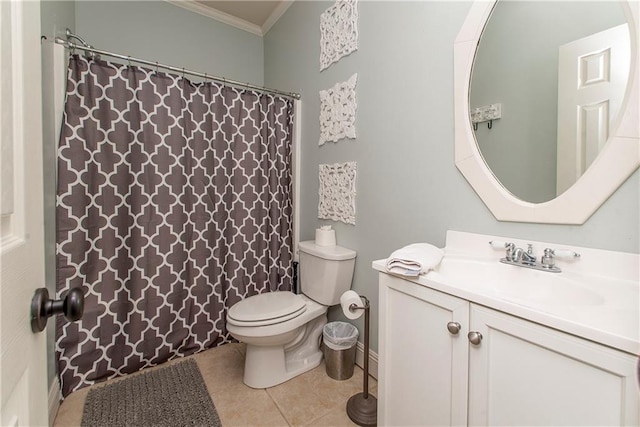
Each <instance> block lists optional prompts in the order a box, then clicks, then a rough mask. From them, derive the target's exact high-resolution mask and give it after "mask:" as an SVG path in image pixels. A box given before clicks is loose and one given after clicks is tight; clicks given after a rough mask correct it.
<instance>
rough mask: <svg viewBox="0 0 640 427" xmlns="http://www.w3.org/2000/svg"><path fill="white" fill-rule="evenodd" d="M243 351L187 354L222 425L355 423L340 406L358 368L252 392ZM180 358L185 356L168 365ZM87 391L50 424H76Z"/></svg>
mask: <svg viewBox="0 0 640 427" xmlns="http://www.w3.org/2000/svg"><path fill="white" fill-rule="evenodd" d="M244 349H245V347H244V344H226V345H223V346H221V347H217V348H214V349H211V350H208V351H205V352H202V353H199V354H196V355H193V356H189V357H192V358H195V360H196V362H197V363H198V367H199V368H200V372H202V376H203V378H204V381H205V383H206V385H207V389H208V390H209V394H210V395H211V399H212V400H213V403H214V405H215V407H216V410H217V411H218V415H219V416H220V421H221V422H222V425H223V426H224V427H228V426H354V425H355V424H353V423H352V422H351V420H349V417H347V414H346V411H345V407H346V404H347V400H348V399H349V397H351V396H352V395H354V394H356V393H358V392H361V391H362V375H363V372H362V369H360V368H359V367H358V366H356V368H355V371H354V374H353V377H351V378H350V379H348V380H345V381H336V380H333V379H331V378H329V377H328V376H327V374H326V372H325V366H324V362H323V363H322V364H321V365H320V366H318V367H317V368H315V369H313V370H311V371H309V372H306V373H304V374H302V375H299V376H297V377H295V378H293V379H292V380H290V381H287V382H286V383H284V384H280V385H277V386H275V387H271V388H267V389H260V390H256V389H252V388H250V387H248V386H246V385H244V383H243V382H242V373H243V369H244V368H243V366H244ZM179 360H184V359H178V360H175V361H172V362H168V363H175V362H177V361H179ZM166 365H167V364H164V365H162V366H166ZM151 369H155V368H151ZM133 375H137V374H133ZM111 381H118V380H117V379H116V380H111ZM102 384H104V383H102ZM98 386H99V385H98ZM94 387H95V386H94ZM90 389H91V387H85V388H84V389H81V390H79V391H77V392H75V393H72V394H70V395H69V396H67V398H66V399H65V400H64V401H63V402H62V404H61V406H60V410H59V411H58V415H57V416H56V419H55V422H54V427H61V426H79V425H80V421H81V420H82V409H83V405H84V400H85V398H86V396H87V393H88V391H89V390H90ZM369 391H370V393H371V394H372V395H374V396H375V395H377V383H376V381H375V379H373V378H370V380H369Z"/></svg>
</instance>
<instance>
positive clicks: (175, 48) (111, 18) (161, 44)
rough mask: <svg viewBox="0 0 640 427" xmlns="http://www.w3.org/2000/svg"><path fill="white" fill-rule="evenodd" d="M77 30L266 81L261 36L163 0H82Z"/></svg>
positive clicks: (115, 47)
mask: <svg viewBox="0 0 640 427" xmlns="http://www.w3.org/2000/svg"><path fill="white" fill-rule="evenodd" d="M76 30H77V33H78V34H79V35H80V36H82V37H83V38H84V39H85V40H86V41H87V42H88V43H89V44H91V45H93V46H95V47H97V48H100V49H105V50H110V51H114V52H117V53H122V54H125V55H131V56H137V57H140V58H142V59H148V60H151V61H158V62H160V63H165V64H167V65H174V66H178V67H185V68H187V69H191V70H194V71H201V72H206V73H209V74H213V75H217V76H220V77H226V78H230V79H233V80H238V81H241V82H250V83H254V84H257V85H262V82H263V77H264V71H263V70H264V68H263V64H264V51H263V42H262V38H261V37H258V36H256V35H254V34H250V33H248V32H246V31H242V30H239V29H237V28H234V27H230V26H229V25H226V24H223V23H220V22H218V21H214V20H213V19H210V18H207V17H205V16H202V15H199V14H197V13H194V12H191V11H188V10H186V9H183V8H181V7H178V6H174V5H172V4H170V3H167V2H165V1H79V2H77V4H76Z"/></svg>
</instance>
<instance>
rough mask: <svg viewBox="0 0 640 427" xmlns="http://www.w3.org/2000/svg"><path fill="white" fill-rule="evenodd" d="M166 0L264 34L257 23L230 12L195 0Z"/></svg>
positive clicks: (248, 30)
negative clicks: (232, 14) (237, 16)
mask: <svg viewBox="0 0 640 427" xmlns="http://www.w3.org/2000/svg"><path fill="white" fill-rule="evenodd" d="M165 1H166V2H167V3H171V4H172V5H174V6H178V7H181V8H183V9H187V10H190V11H191V12H195V13H198V14H200V15H204V16H206V17H208V18H211V19H215V20H216V21H219V22H222V23H224V24H227V25H231V26H232V27H236V28H239V29H241V30H244V31H247V32H249V33H251V34H255V35H256V36H260V37H262V36H264V34H263V32H262V28H261V27H259V26H257V25H255V24H252V23H251V22H248V21H245V20H244V19H240V18H236V17H235V16H231V15H229V14H228V13H225V12H221V11H219V10H216V9H212V8H210V7H207V6H204V5H202V4H200V3H197V2H195V1H193V0H165Z"/></svg>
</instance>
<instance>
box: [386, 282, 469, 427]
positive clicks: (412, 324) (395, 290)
mask: <svg viewBox="0 0 640 427" xmlns="http://www.w3.org/2000/svg"><path fill="white" fill-rule="evenodd" d="M468 314H469V303H468V302H466V301H464V300H461V299H458V298H455V297H452V296H450V295H447V294H443V293H441V292H437V291H433V290H430V289H427V288H425V287H423V286H420V285H416V284H415V283H412V282H409V281H406V280H403V279H401V278H398V277H394V276H390V275H387V274H380V323H379V361H378V382H379V386H378V423H379V424H380V425H384V426H399V425H403V426H404V425H421V426H426V425H438V426H444V425H463V424H466V420H467V410H466V400H467V375H468V364H467V357H468V343H467V339H466V334H467V331H466V329H467V328H466V325H467V324H468V318H469V315H468ZM449 322H457V323H459V324H460V326H461V330H460V331H459V332H458V333H457V334H452V333H451V332H449V330H448V329H447V324H448V323H449Z"/></svg>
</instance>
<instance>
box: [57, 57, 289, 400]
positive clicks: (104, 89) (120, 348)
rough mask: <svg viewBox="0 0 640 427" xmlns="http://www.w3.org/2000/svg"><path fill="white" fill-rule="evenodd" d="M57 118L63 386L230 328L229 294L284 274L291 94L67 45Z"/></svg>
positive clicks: (224, 336) (222, 337)
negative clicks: (78, 308) (76, 309)
mask: <svg viewBox="0 0 640 427" xmlns="http://www.w3.org/2000/svg"><path fill="white" fill-rule="evenodd" d="M63 120H64V121H63V126H62V132H61V136H60V147H59V151H58V195H57V231H56V233H57V291H58V296H61V295H62V294H63V293H64V292H65V291H67V290H68V289H70V288H73V287H80V288H81V289H82V290H83V292H84V295H85V312H84V316H83V318H82V320H80V321H78V322H73V323H67V322H66V321H64V319H62V320H60V319H59V320H58V321H57V324H56V336H57V346H56V357H57V362H58V372H59V375H60V378H61V382H62V391H63V395H65V396H66V395H68V394H69V393H70V392H72V391H74V390H77V389H79V388H82V387H84V386H87V385H90V384H93V383H95V382H98V381H102V380H105V379H107V378H112V377H115V376H119V375H122V374H127V373H131V372H135V371H137V370H140V369H142V368H144V367H148V366H153V365H157V364H159V363H162V362H164V361H167V360H169V359H171V358H174V357H178V356H185V355H189V354H192V353H195V352H198V351H201V350H204V349H207V348H210V347H213V346H217V345H220V344H222V343H225V342H228V341H230V339H231V338H230V336H229V334H228V332H227V329H226V325H225V316H226V313H227V310H228V308H229V307H230V306H231V305H233V304H234V303H235V302H237V301H239V300H241V299H243V298H245V297H247V296H250V295H254V294H257V293H263V292H268V291H275V290H289V289H290V288H291V273H292V270H291V261H292V196H291V194H292V192H291V188H292V184H291V144H292V127H293V101H292V100H290V99H287V98H283V97H277V96H273V95H267V94H263V93H260V92H255V91H249V90H242V89H237V88H233V87H229V86H225V85H219V84H216V83H210V82H205V83H193V82H190V81H189V80H187V79H185V78H184V76H182V77H181V76H176V75H171V74H166V73H162V72H158V71H157V70H152V69H145V68H142V67H136V66H130V65H129V66H125V65H118V64H114V63H110V62H106V61H101V60H98V61H95V60H87V59H85V58H83V57H81V56H77V55H74V56H72V57H71V58H70V61H69V69H68V81H67V100H66V105H65V111H64V119H63Z"/></svg>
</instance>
